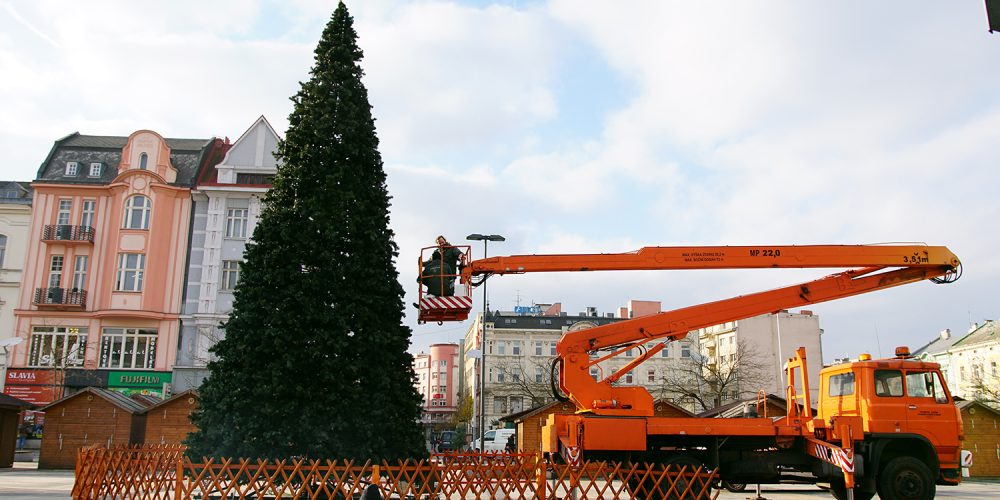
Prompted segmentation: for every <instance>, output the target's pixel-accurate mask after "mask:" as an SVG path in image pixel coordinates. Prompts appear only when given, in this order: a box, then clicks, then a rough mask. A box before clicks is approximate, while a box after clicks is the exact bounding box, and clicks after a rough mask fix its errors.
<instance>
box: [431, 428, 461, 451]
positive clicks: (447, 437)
mask: <svg viewBox="0 0 1000 500" xmlns="http://www.w3.org/2000/svg"><path fill="white" fill-rule="evenodd" d="M457 438H458V435H457V434H456V433H455V431H441V434H439V435H438V438H437V442H436V449H435V450H434V452H435V453H450V452H453V451H455V450H457V449H458V443H456V442H455V441H456V440H457Z"/></svg>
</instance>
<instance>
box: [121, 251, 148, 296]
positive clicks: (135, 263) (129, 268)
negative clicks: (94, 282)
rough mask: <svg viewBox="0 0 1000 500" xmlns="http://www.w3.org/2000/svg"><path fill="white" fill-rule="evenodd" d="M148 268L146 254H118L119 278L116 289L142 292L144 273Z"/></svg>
mask: <svg viewBox="0 0 1000 500" xmlns="http://www.w3.org/2000/svg"><path fill="white" fill-rule="evenodd" d="M145 270H146V255H145V254H141V253H120V254H118V278H117V282H116V283H115V290H117V291H119V292H141V291H142V275H143V274H144V271H145Z"/></svg>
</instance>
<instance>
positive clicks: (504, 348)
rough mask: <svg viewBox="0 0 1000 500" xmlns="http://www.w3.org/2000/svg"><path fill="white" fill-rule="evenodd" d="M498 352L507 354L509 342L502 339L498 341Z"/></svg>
mask: <svg viewBox="0 0 1000 500" xmlns="http://www.w3.org/2000/svg"><path fill="white" fill-rule="evenodd" d="M497 354H499V355H505V354H507V342H506V341H504V340H501V341H499V342H497Z"/></svg>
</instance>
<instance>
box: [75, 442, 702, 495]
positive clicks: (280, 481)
mask: <svg viewBox="0 0 1000 500" xmlns="http://www.w3.org/2000/svg"><path fill="white" fill-rule="evenodd" d="M184 450H185V448H184V447H183V446H169V445H163V446H153V445H142V446H118V447H112V448H104V447H92V448H81V449H80V450H79V451H78V452H77V462H76V482H75V484H74V485H73V498H75V499H101V500H104V499H116V500H118V499H121V500H130V499H136V500H207V499H240V500H243V499H255V500H256V499H272V498H273V499H333V498H338V499H345V500H346V499H365V500H367V499H370V498H399V499H494V498H505V499H540V500H546V499H561V498H576V499H586V498H601V499H605V500H613V499H615V500H616V499H621V500H624V499H639V498H643V499H664V498H674V499H697V500H701V499H714V498H716V497H717V496H718V494H719V492H718V490H715V491H713V490H712V485H713V483H715V482H716V481H717V480H718V477H717V475H716V471H714V470H704V469H701V468H697V469H696V468H694V467H691V466H661V465H650V464H628V465H626V464H620V463H608V462H586V463H584V464H583V465H582V466H581V467H571V466H568V465H563V464H555V463H552V462H550V461H548V460H546V459H544V458H543V457H542V456H541V454H538V455H524V454H507V453H496V454H493V453H485V454H442V455H433V456H431V458H430V459H427V460H405V461H399V462H397V463H396V464H389V463H387V462H384V461H383V462H381V463H374V462H372V461H370V460H369V461H365V462H363V463H362V462H356V461H350V460H346V461H331V460H324V461H319V460H305V459H290V460H276V461H265V460H256V461H250V460H242V459H240V460H234V459H218V458H208V459H203V460H200V461H197V462H193V461H191V460H190V459H189V458H187V457H185V456H184ZM376 491H377V492H378V496H375V492H376Z"/></svg>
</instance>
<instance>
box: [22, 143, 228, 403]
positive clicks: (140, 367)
mask: <svg viewBox="0 0 1000 500" xmlns="http://www.w3.org/2000/svg"><path fill="white" fill-rule="evenodd" d="M226 147H227V145H226V144H224V143H223V142H222V141H221V140H219V139H164V138H163V137H161V136H160V135H159V134H157V133H156V132H152V131H149V130H140V131H137V132H135V133H133V134H132V135H130V136H128V137H104V136H86V135H80V134H79V133H74V134H71V135H69V136H67V137H64V138H62V139H60V140H58V141H56V143H55V145H54V146H53V148H52V150H51V151H50V152H49V155H48V157H47V158H46V159H45V161H44V162H43V163H42V165H41V167H40V168H39V171H38V175H37V178H36V179H35V181H34V182H33V183H32V187H33V188H34V191H35V194H34V202H33V204H34V213H33V217H32V222H31V229H30V238H29V243H28V245H29V246H28V252H27V259H26V262H25V266H24V271H23V277H22V282H21V283H22V285H21V293H20V297H19V300H18V304H17V309H16V310H15V312H14V314H15V331H14V334H15V335H16V336H18V337H21V338H23V339H24V342H22V343H21V344H19V345H17V346H16V347H15V349H14V351H13V356H12V359H11V363H10V366H11V368H10V370H9V371H8V376H7V389H6V391H5V392H7V393H9V394H12V395H14V396H17V397H20V398H22V399H26V400H28V401H32V402H34V403H36V404H45V403H48V402H50V401H53V400H55V399H57V398H59V397H61V396H64V395H68V394H70V393H73V392H76V391H78V390H80V389H81V388H82V387H86V386H99V387H107V388H110V389H114V390H118V391H121V392H125V393H145V394H162V393H163V392H164V391H165V390H168V389H169V384H170V383H171V368H172V367H173V364H174V359H175V357H176V353H177V342H178V329H179V320H178V318H179V314H180V312H181V301H182V293H183V289H184V279H185V275H184V271H185V256H186V254H187V245H188V233H189V228H190V225H191V214H190V212H191V186H192V185H193V183H194V181H195V179H196V178H197V175H198V172H199V171H201V170H202V169H204V168H208V167H210V166H212V165H214V164H215V163H218V161H219V160H221V158H222V154H223V153H224V152H225V148H226Z"/></svg>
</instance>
